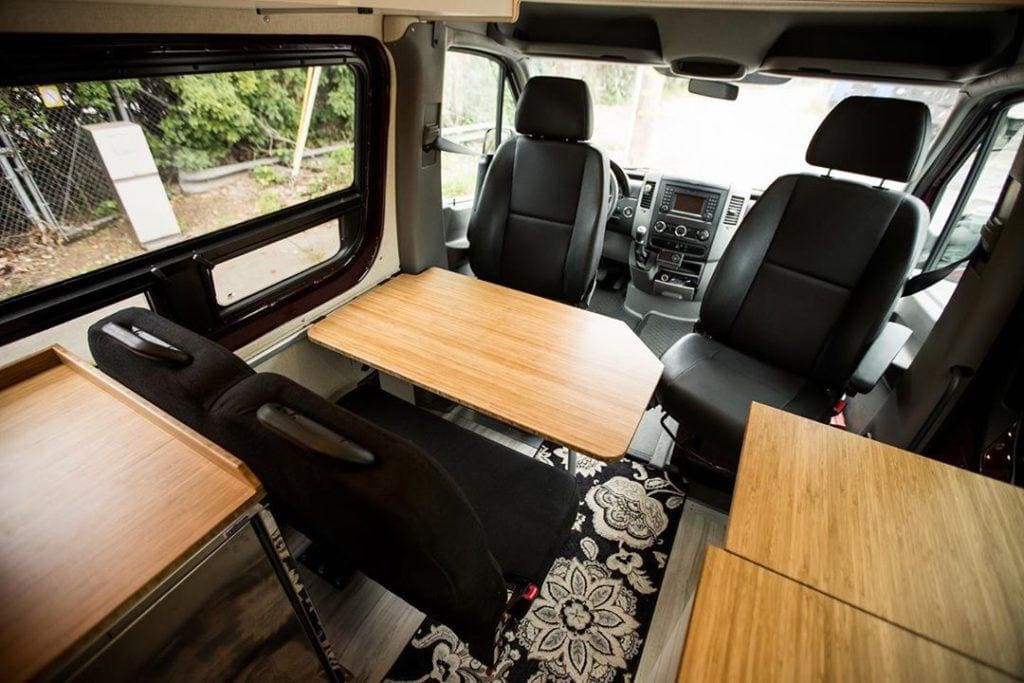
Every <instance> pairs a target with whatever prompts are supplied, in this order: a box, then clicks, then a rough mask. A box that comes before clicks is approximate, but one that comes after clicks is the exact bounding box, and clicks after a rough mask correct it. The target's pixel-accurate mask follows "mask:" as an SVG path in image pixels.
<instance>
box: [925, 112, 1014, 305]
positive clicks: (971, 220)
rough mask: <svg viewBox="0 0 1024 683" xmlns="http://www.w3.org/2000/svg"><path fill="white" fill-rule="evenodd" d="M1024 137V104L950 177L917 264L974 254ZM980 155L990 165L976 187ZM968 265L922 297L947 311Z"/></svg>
mask: <svg viewBox="0 0 1024 683" xmlns="http://www.w3.org/2000/svg"><path fill="white" fill-rule="evenodd" d="M1022 138H1024V104H1017V105H1014V106H1013V107H1011V108H1009V109H1008V110H1007V111H1006V112H1005V113H1004V114H1003V115H1002V116H1001V117H1000V119H999V121H998V122H997V123H996V128H995V133H994V135H993V136H992V138H991V140H990V142H989V145H988V147H987V148H986V149H985V150H983V151H978V152H975V153H974V154H972V155H971V156H970V157H969V158H968V159H967V160H966V161H965V162H964V163H963V164H962V165H961V166H960V168H959V169H958V170H957V172H956V173H955V174H953V176H952V177H951V178H950V179H949V181H947V183H946V186H945V188H944V189H943V191H942V196H941V197H940V198H939V201H938V203H937V204H936V205H935V207H934V211H933V213H932V221H931V223H930V224H929V226H928V236H927V239H926V242H925V247H924V249H923V250H922V256H921V259H920V261H919V262H918V264H917V269H918V271H922V270H935V269H938V268H942V267H944V266H947V265H949V264H951V263H954V262H956V261H959V260H960V259H962V258H964V257H966V256H968V255H969V254H970V253H971V251H973V250H974V247H975V245H977V244H978V240H979V239H980V237H981V229H982V228H983V227H984V226H985V223H986V222H987V221H988V219H989V217H990V216H991V215H992V211H993V210H994V209H995V205H996V201H997V200H998V199H999V194H1000V193H1001V192H1002V190H1003V185H1004V184H1005V183H1006V177H1007V175H1008V174H1009V172H1010V167H1011V166H1012V165H1013V158H1014V156H1015V155H1016V153H1017V150H1018V148H1019V147H1020V145H1021V140H1022ZM979 153H984V154H985V158H984V163H983V164H982V166H981V170H980V172H979V173H978V175H977V178H976V179H975V180H974V183H973V185H969V184H968V183H969V177H970V171H971V169H972V168H973V167H974V165H975V163H976V160H977V156H978V154H979ZM964 192H969V194H968V195H967V196H966V198H963V199H964V202H963V206H962V208H961V209H960V211H959V212H958V213H957V214H956V215H955V216H954V215H953V210H954V208H955V207H956V204H957V202H958V201H959V200H960V199H961V198H962V195H963V193H964ZM951 220H952V227H951V228H950V229H949V231H948V233H947V234H946V235H945V238H944V239H943V240H942V242H941V243H939V241H938V240H939V237H940V236H941V235H942V232H943V230H945V229H946V226H947V225H950V221H951ZM965 267H966V266H964V267H962V268H957V269H956V270H955V271H953V272H952V273H950V274H949V276H948V277H946V279H945V280H943V281H942V282H938V283H936V284H934V285H932V286H931V287H929V288H928V289H926V290H924V291H923V292H921V293H920V294H919V295H918V296H919V297H921V296H923V297H926V298H928V299H929V300H930V301H931V302H933V303H932V305H933V306H935V307H937V309H938V310H941V308H942V307H944V306H945V304H946V303H947V302H948V301H949V298H950V297H951V296H952V295H953V291H954V290H955V289H956V284H957V283H958V282H959V281H960V276H961V274H962V273H963V268H965Z"/></svg>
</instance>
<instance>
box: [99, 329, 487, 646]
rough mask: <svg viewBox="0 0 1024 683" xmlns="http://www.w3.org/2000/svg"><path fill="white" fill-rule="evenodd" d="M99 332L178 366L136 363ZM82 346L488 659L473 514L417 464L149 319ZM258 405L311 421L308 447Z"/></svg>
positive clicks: (483, 554) (286, 387)
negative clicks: (166, 353) (166, 355)
mask: <svg viewBox="0 0 1024 683" xmlns="http://www.w3.org/2000/svg"><path fill="white" fill-rule="evenodd" d="M112 323H113V324H117V325H119V326H121V327H123V328H127V329H129V330H130V329H133V328H134V329H140V330H145V331H146V333H147V336H148V338H150V339H152V340H161V341H163V342H166V343H168V344H170V345H172V346H173V347H175V348H176V349H177V350H180V351H184V352H185V353H186V354H187V355H188V356H189V360H187V361H180V362H178V361H175V362H171V361H168V360H166V359H162V358H155V357H149V356H145V355H140V353H139V351H138V349H133V348H132V345H133V344H134V342H133V340H131V339H127V338H124V337H123V336H122V335H121V334H120V332H119V331H118V330H117V329H112V328H110V327H109V325H111V324H112ZM89 343H90V349H91V350H92V353H93V356H94V358H95V359H96V362H97V365H98V366H99V368H100V369H101V370H103V371H104V372H106V373H107V374H109V375H111V376H112V377H114V378H115V379H117V380H118V381H120V382H121V383H122V384H124V385H125V386H127V387H128V388H130V389H132V390H133V391H135V392H136V393H138V394H140V395H142V396H143V397H144V398H146V399H148V400H149V401H150V402H152V403H154V404H155V405H157V406H158V407H160V408H162V409H164V410H166V411H167V412H168V413H170V414H171V415H173V416H174V417H177V418H178V419H180V420H182V421H183V422H185V423H186V424H188V425H189V426H191V427H193V428H195V429H196V430H197V431H199V432H201V433H202V434H204V435H205V436H207V437H208V438H210V439H211V440H213V441H214V442H216V443H217V444H219V445H220V446H222V447H224V448H225V449H227V450H228V451H229V452H231V453H233V454H234V455H235V456H237V457H238V458H239V459H240V460H242V461H243V462H245V464H246V465H247V466H248V467H249V468H250V469H251V470H252V472H253V473H254V474H255V475H256V476H257V478H259V480H260V482H261V483H262V484H263V486H264V488H265V489H266V491H267V494H268V496H269V497H270V500H271V502H272V504H273V506H274V509H275V511H276V512H277V513H279V514H282V516H283V517H284V518H285V519H286V520H287V521H288V523H290V524H291V525H293V526H294V527H295V528H297V529H298V530H299V531H301V532H302V533H303V534H305V535H306V536H307V537H309V538H310V539H312V540H313V541H315V542H318V543H320V544H323V545H324V546H325V547H326V548H328V549H330V550H331V551H333V552H336V553H337V554H338V555H339V557H341V558H343V559H344V560H345V561H346V562H347V563H350V564H353V565H354V566H355V567H356V568H358V569H359V570H361V571H362V572H364V573H365V574H366V575H367V576H369V577H371V578H373V579H374V580H376V581H378V582H379V583H381V584H382V585H384V586H385V587H386V588H388V589H389V590H391V591H393V592H394V593H396V594H397V595H399V596H401V597H402V598H403V599H405V600H406V601H408V602H409V603H411V604H412V605H414V606H415V607H417V608H418V609H420V610H422V611H424V612H426V613H428V614H430V615H431V616H432V617H434V618H436V619H438V620H440V621H442V622H444V623H446V624H448V625H449V626H450V627H451V628H453V629H454V630H455V631H456V633H458V634H459V635H460V637H461V638H462V639H463V640H465V641H466V642H467V643H468V644H469V645H470V648H471V650H472V652H473V654H474V655H475V656H477V657H478V658H480V659H482V660H486V659H490V658H491V657H493V647H494V637H495V629H496V626H497V624H498V622H499V621H500V619H501V615H502V613H503V611H504V608H505V604H506V586H505V581H504V579H503V577H502V574H501V569H500V567H499V566H498V563H497V561H496V560H495V558H494V557H493V555H492V554H491V551H490V548H489V546H488V541H487V537H486V533H485V531H484V529H483V526H482V525H481V523H480V521H479V519H478V518H477V515H476V512H475V511H474V509H473V508H472V506H471V505H470V503H469V502H468V500H467V499H466V496H465V494H464V493H463V492H462V490H461V489H460V488H459V487H458V485H457V484H456V483H455V482H454V481H453V480H452V479H451V477H450V476H449V475H448V474H447V472H446V471H445V470H444V469H443V468H442V467H441V466H440V465H439V464H438V463H437V462H436V461H435V460H434V459H433V458H432V457H430V455H429V454H427V453H426V452H425V451H423V450H422V449H420V448H418V447H417V446H415V445H413V444H412V443H410V442H408V441H406V440H405V439H402V438H400V437H398V436H397V435H395V434H394V433H392V432H390V431H388V430H385V429H382V428H380V427H379V426H377V425H375V424H374V423H372V422H369V421H367V420H365V419H363V418H361V417H359V416H358V415H355V414H354V413H352V412H350V411H348V410H344V409H342V408H340V407H338V406H337V405H334V404H332V403H329V402H328V401H326V400H324V399H323V398H321V397H320V396H318V395H316V394H314V393H312V392H311V391H309V390H307V389H305V388H303V387H301V386H300V385H298V384H296V383H295V382H293V381H292V380H290V379H287V378H285V377H282V376H280V375H275V374H271V373H259V374H256V373H254V372H253V371H252V369H250V368H249V367H248V365H246V364H245V363H244V362H243V361H242V360H240V359H239V358H238V357H237V356H235V355H234V354H232V353H231V352H229V351H228V350H227V349H225V348H223V347H221V346H220V345H218V344H216V343H214V342H212V341H210V340H208V339H205V338H204V337H201V336H200V335H197V334H195V333H193V332H191V331H189V330H186V329H184V328H182V327H180V326H178V325H175V324H174V323H171V322H170V321H167V320H165V319H163V318H160V317H159V316H157V315H156V314H154V313H151V312H149V311H145V310H142V309H131V310H127V311H121V312H118V313H115V314H114V315H112V316H110V317H108V318H105V319H104V320H101V321H99V322H97V323H95V324H94V325H93V326H92V327H91V328H90V329H89ZM153 343H156V341H153ZM268 407H272V408H274V409H277V410H280V409H283V410H285V411H287V413H288V414H289V415H298V416H301V417H300V418H299V419H300V420H304V421H305V422H304V424H305V425H307V426H308V424H309V423H310V422H311V423H312V424H313V425H315V426H314V427H313V435H312V436H313V437H314V438H312V439H310V440H309V441H308V442H307V445H302V443H303V442H302V441H301V440H299V441H296V439H295V438H294V435H292V437H291V438H290V437H289V435H288V434H287V433H285V432H283V431H281V430H279V429H276V428H273V427H272V426H270V425H271V423H270V422H268V421H267V419H266V413H265V412H261V411H266V410H267V409H268ZM307 434H308V429H307ZM324 439H326V440H327V441H328V442H329V443H326V444H325V445H326V448H324V447H322V446H323V445H324V444H323V440H324ZM332 444H333V445H337V444H343V445H346V446H347V448H345V449H336V448H331V446H332ZM335 451H337V452H335ZM350 453H356V455H368V456H369V457H368V458H363V459H360V458H355V459H352V458H347V457H346V456H347V455H348V454H350Z"/></svg>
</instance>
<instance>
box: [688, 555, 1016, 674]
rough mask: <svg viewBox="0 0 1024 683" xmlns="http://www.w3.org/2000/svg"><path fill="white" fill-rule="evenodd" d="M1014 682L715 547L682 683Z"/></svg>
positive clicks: (691, 630) (700, 595)
mask: <svg viewBox="0 0 1024 683" xmlns="http://www.w3.org/2000/svg"><path fill="white" fill-rule="evenodd" d="M835 680H845V681H968V680H969V681H1011V680H1013V679H1012V678H1010V677H1009V676H1006V675H1004V674H1002V673H1000V672H998V671H996V670H995V669H992V668H989V667H987V666H984V665H983V664H979V663H978V662H976V661H974V660H972V659H969V658H968V657H965V656H963V655H961V654H958V653H956V652H953V651H952V650H949V649H947V648H945V647H942V646H941V645H937V644H935V643H933V642H932V641H930V640H926V639H924V638H920V637H918V636H917V635H915V634H913V633H911V632H910V631H907V630H905V629H903V628H900V627H899V626H896V625H894V624H892V623H889V622H887V621H884V620H882V619H879V618H878V617H875V616H873V615H871V614H868V613H866V612H863V611H861V610H858V609H856V608H854V607H851V606H850V605H847V604H845V603H843V602H841V601H839V600H836V599H835V598H832V597H830V596H828V595H825V594H823V593H820V592H818V591H816V590H812V589H810V588H808V587H806V586H804V585H801V584H799V583H797V582H796V581H792V580H790V579H787V578H785V577H783V576H781V575H779V574H777V573H775V572H772V571H769V570H767V569H765V568H764V567H761V566H760V565H756V564H754V563H752V562H748V561H747V560H744V559H742V558H740V557H737V556H736V555H733V554H731V553H729V552H727V551H725V550H722V549H720V548H715V547H709V548H708V550H707V555H706V556H705V559H704V567H703V569H702V571H701V578H700V585H699V587H698V589H697V596H696V601H695V604H694V608H693V616H692V618H691V619H690V628H689V630H688V631H687V639H686V652H685V655H684V657H683V662H682V665H681V667H680V670H679V681H680V683H684V682H687V683H689V682H693V681H835Z"/></svg>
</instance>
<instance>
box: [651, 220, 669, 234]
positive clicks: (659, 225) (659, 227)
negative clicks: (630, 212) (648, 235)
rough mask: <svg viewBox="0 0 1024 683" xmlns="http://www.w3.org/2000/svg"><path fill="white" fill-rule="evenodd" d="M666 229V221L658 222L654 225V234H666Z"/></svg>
mask: <svg viewBox="0 0 1024 683" xmlns="http://www.w3.org/2000/svg"><path fill="white" fill-rule="evenodd" d="M666 227H668V226H666V225H665V221H658V222H657V223H655V224H654V232H665V228H666Z"/></svg>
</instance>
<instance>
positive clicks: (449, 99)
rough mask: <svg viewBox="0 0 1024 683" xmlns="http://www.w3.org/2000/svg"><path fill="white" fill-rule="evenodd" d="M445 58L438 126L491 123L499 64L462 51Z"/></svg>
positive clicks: (450, 53) (492, 122)
mask: <svg viewBox="0 0 1024 683" xmlns="http://www.w3.org/2000/svg"><path fill="white" fill-rule="evenodd" d="M445 60H446V64H445V70H444V95H443V96H444V107H443V108H442V119H441V125H442V126H443V127H445V128H448V127H453V126H468V125H473V124H485V123H489V124H491V125H494V121H495V118H496V112H495V106H496V105H497V97H498V83H499V81H498V78H499V76H500V70H499V69H498V64H497V63H496V62H495V61H494V60H491V59H487V58H486V57H480V56H477V55H470V54H465V53H461V52H449V53H448V54H447V55H446V56H445Z"/></svg>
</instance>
